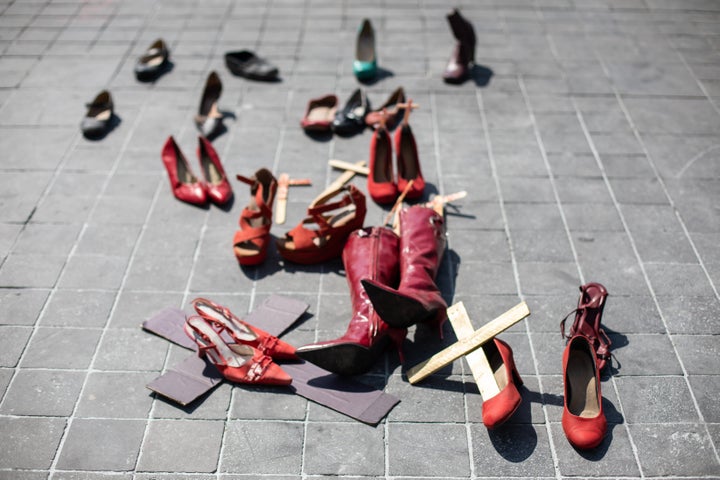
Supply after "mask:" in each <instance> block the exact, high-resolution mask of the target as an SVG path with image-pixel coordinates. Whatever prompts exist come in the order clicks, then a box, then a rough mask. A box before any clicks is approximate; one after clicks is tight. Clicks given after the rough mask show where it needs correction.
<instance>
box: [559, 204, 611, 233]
mask: <svg viewBox="0 0 720 480" xmlns="http://www.w3.org/2000/svg"><path fill="white" fill-rule="evenodd" d="M562 210H563V212H564V213H565V221H566V222H567V224H568V228H569V229H570V231H575V230H579V231H602V232H609V231H614V232H622V231H624V229H625V228H624V226H623V224H622V221H621V220H620V215H618V212H617V210H615V209H614V208H596V206H595V205H594V204H591V203H564V204H563V206H562Z"/></svg>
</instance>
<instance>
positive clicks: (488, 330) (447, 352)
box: [407, 302, 530, 398]
mask: <svg viewBox="0 0 720 480" xmlns="http://www.w3.org/2000/svg"><path fill="white" fill-rule="evenodd" d="M458 305H459V306H458ZM528 315H530V309H529V308H528V306H527V303H525V302H520V303H518V304H517V305H515V306H514V307H513V308H511V309H510V310H508V311H507V312H505V313H503V314H502V315H500V316H499V317H497V318H496V319H494V320H491V321H490V322H488V323H486V324H485V325H483V326H482V327H480V328H478V329H477V330H475V331H474V332H472V333H471V334H470V335H468V336H461V333H460V332H457V334H458V338H459V339H458V341H457V342H455V343H453V344H452V345H450V346H449V347H447V348H445V349H443V350H441V351H439V352H438V353H436V354H435V355H433V356H432V357H430V358H428V359H427V360H425V361H423V362H420V363H419V364H417V365H415V366H414V367H412V368H411V369H410V370H408V371H407V376H408V380H409V381H410V383H412V384H415V383H418V382H419V381H421V380H424V379H425V378H427V377H428V376H430V375H432V374H433V373H435V372H437V371H438V370H440V369H441V368H443V367H446V366H447V365H450V364H451V363H452V362H454V361H455V360H457V359H458V358H460V357H462V356H464V355H467V354H468V353H471V352H476V351H478V350H479V351H480V352H482V349H480V348H479V347H480V346H482V344H484V343H486V342H488V341H489V340H491V339H492V338H493V337H495V336H496V335H498V334H499V333H501V332H503V331H505V330H507V329H508V328H510V327H512V326H513V325H515V324H516V323H518V322H519V321H520V320H522V319H523V318H525V317H527V316H528ZM461 316H464V317H465V318H466V320H467V323H469V322H470V320H469V319H467V312H465V307H464V306H462V302H461V303H459V304H457V305H453V306H452V307H450V308H449V309H448V317H449V318H450V320H451V323H452V319H453V318H454V317H461ZM457 321H458V320H457V318H456V322H457ZM460 322H464V320H462V319H460ZM462 330H463V332H464V331H465V329H464V328H462ZM484 356H485V355H484V352H483V357H484ZM475 358H477V357H475ZM473 362H474V363H475V361H474V360H473ZM480 362H482V360H480ZM485 362H486V363H487V359H485ZM471 368H472V365H471ZM476 368H478V369H479V370H480V371H479V373H480V374H481V375H480V376H481V377H482V378H483V381H482V383H483V384H484V385H485V384H486V383H489V382H486V381H485V380H484V379H485V377H486V376H487V375H488V372H487V371H482V366H478V365H476ZM487 368H488V369H489V366H488V367H487ZM474 375H475V372H474V371H473V376H474ZM489 375H492V371H491V372H490V373H489ZM493 381H494V377H493ZM478 387H480V385H478ZM483 388H485V387H483ZM487 388H488V391H490V390H491V387H487ZM496 388H497V386H496ZM481 392H482V390H481ZM483 398H484V397H483Z"/></svg>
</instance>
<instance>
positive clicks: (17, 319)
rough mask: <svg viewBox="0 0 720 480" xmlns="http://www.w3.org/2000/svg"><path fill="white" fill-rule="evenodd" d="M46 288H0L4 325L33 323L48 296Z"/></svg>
mask: <svg viewBox="0 0 720 480" xmlns="http://www.w3.org/2000/svg"><path fill="white" fill-rule="evenodd" d="M48 293H49V291H48V290H45V289H29V288H22V289H16V288H8V289H0V308H2V310H3V319H2V320H0V323H2V324H6V325H34V324H35V322H36V321H37V319H38V315H39V314H40V310H42V308H43V306H44V305H45V302H46V301H47V297H48Z"/></svg>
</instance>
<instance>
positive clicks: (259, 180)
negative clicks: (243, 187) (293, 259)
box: [233, 168, 278, 265]
mask: <svg viewBox="0 0 720 480" xmlns="http://www.w3.org/2000/svg"><path fill="white" fill-rule="evenodd" d="M237 179H238V180H240V181H241V182H243V183H247V184H248V185H250V202H249V203H248V205H247V206H246V207H245V208H244V209H243V211H242V213H241V214H240V220H239V224H240V230H238V231H236V232H235V236H234V237H233V251H234V252H235V258H237V261H238V263H239V264H240V265H259V264H261V263H263V262H264V261H265V258H267V249H268V245H269V244H270V227H271V225H272V208H273V202H274V201H275V194H276V193H277V188H278V182H277V180H276V179H275V177H274V176H273V174H272V173H271V172H270V170H268V169H266V168H261V169H260V170H258V171H257V172H255V175H254V176H253V177H252V178H247V177H243V176H242V175H237Z"/></svg>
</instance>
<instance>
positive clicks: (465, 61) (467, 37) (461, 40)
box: [443, 9, 476, 83]
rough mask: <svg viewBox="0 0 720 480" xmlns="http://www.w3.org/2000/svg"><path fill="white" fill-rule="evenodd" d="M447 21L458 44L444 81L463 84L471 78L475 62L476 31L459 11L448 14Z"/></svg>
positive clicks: (447, 67)
mask: <svg viewBox="0 0 720 480" xmlns="http://www.w3.org/2000/svg"><path fill="white" fill-rule="evenodd" d="M447 19H448V23H450V29H451V30H452V33H453V36H454V37H455V39H456V40H457V43H456V44H455V48H454V49H453V53H452V55H451V56H450V60H449V61H448V64H447V66H446V67H445V72H443V80H445V82H447V83H462V82H464V81H465V80H466V79H467V78H468V77H469V76H470V68H471V65H472V64H473V63H474V62H475V41H476V39H475V29H474V28H473V26H472V23H470V22H469V21H468V20H467V19H465V18H464V17H463V16H462V15H460V12H459V11H458V9H454V10H453V11H452V13H450V14H448V15H447Z"/></svg>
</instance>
